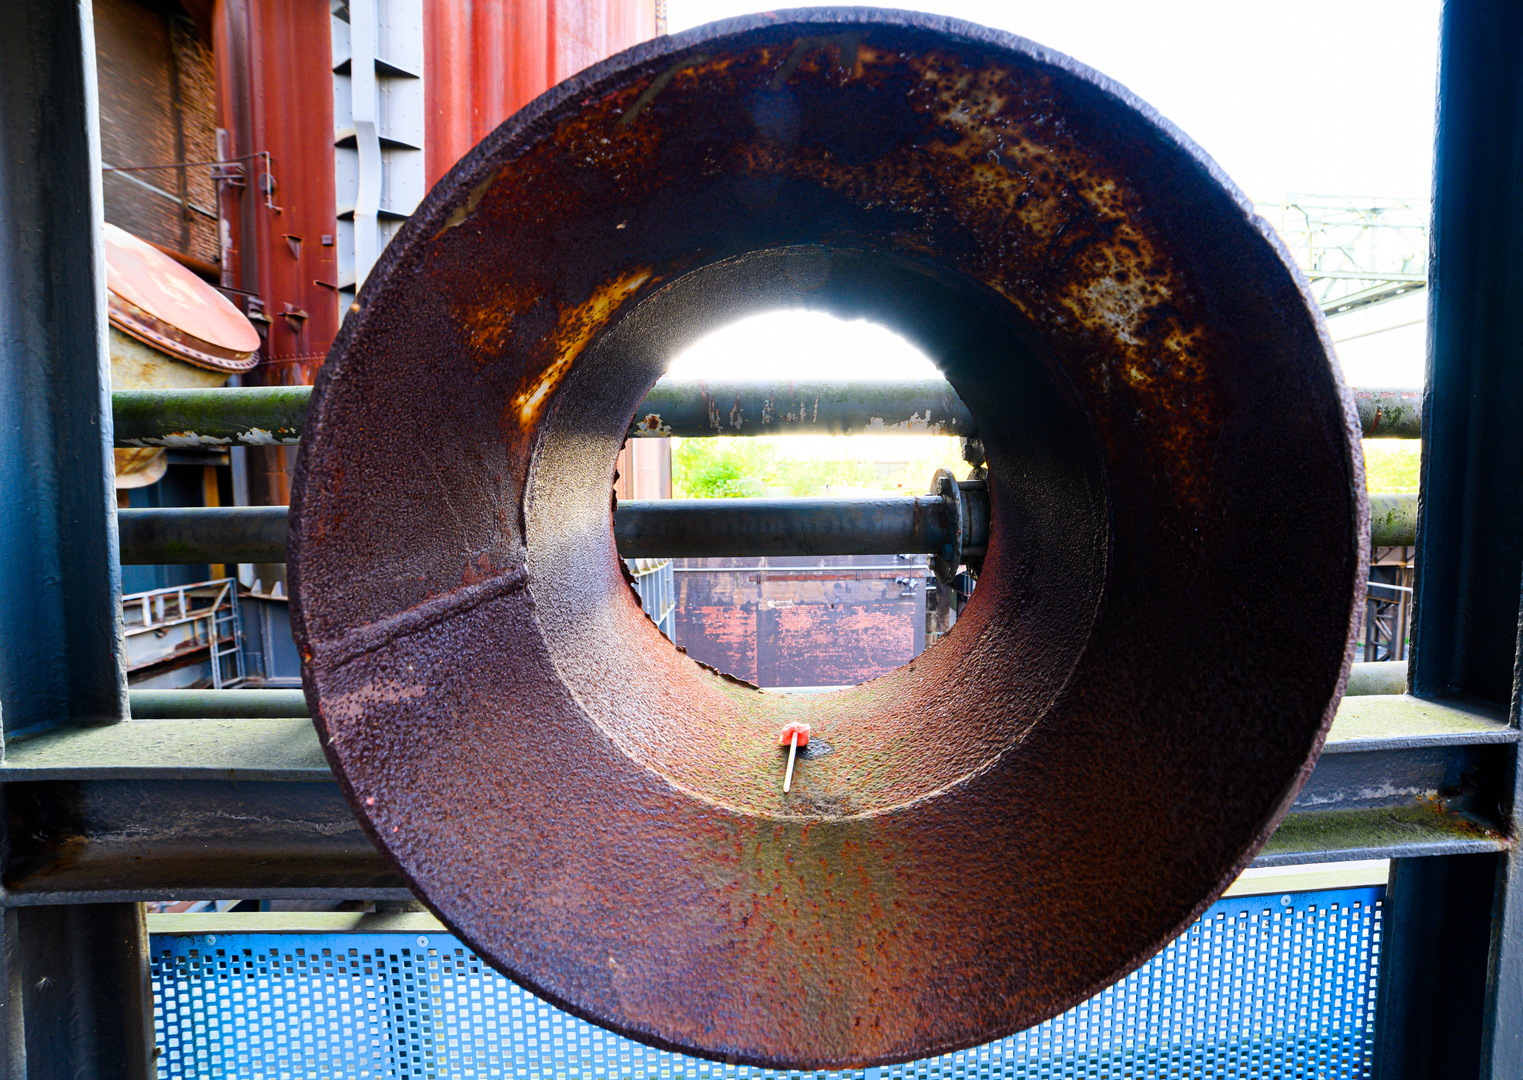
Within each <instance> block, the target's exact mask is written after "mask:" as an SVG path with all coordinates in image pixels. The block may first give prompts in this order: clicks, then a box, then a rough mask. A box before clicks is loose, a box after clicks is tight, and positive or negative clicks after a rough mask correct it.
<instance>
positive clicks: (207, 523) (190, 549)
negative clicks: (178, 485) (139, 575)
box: [116, 506, 286, 565]
mask: <svg viewBox="0 0 1523 1080" xmlns="http://www.w3.org/2000/svg"><path fill="white" fill-rule="evenodd" d="M116 522H117V532H118V535H119V537H120V540H119V543H120V545H121V556H122V563H123V565H132V564H143V563H146V564H149V565H159V564H168V563H191V564H195V563H274V562H285V561H286V508H285V507H284V506H218V507H202V506H191V507H174V508H172V509H152V510H118V511H117V512H116Z"/></svg>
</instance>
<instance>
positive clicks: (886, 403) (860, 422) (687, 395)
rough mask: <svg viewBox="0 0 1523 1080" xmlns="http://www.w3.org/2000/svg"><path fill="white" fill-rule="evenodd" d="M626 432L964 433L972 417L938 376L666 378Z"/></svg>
mask: <svg viewBox="0 0 1523 1080" xmlns="http://www.w3.org/2000/svg"><path fill="white" fill-rule="evenodd" d="M634 419H635V422H634V423H633V424H631V425H630V428H629V433H630V434H631V435H633V436H637V437H645V438H651V437H655V438H664V437H666V436H670V435H676V436H680V437H692V436H695V435H906V434H923V435H962V436H968V435H972V434H974V431H973V417H972V416H971V415H970V414H969V413H968V407H967V406H966V405H964V404H963V403H962V401H961V400H960V399H959V398H958V396H957V391H955V390H953V389H952V388H951V387H950V386H949V385H947V383H946V382H945V381H943V380H940V379H928V380H922V381H914V382H910V381H895V382H832V383H801V382H797V381H791V382H778V383H756V382H726V383H716V382H707V381H703V380H696V381H692V382H678V381H674V380H668V379H663V380H661V381H660V382H658V383H657V384H656V385H655V386H654V387H653V388H652V389H651V392H650V393H649V394H647V395H645V400H644V401H642V402H640V407H639V408H637V409H636V410H635V418H634Z"/></svg>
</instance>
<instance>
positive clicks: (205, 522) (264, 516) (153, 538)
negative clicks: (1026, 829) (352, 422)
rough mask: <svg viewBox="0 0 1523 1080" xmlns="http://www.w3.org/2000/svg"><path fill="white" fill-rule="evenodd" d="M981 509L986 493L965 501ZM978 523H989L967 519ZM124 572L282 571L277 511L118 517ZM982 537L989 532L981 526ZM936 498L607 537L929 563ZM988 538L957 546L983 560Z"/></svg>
mask: <svg viewBox="0 0 1523 1080" xmlns="http://www.w3.org/2000/svg"><path fill="white" fill-rule="evenodd" d="M968 496H969V498H970V499H982V500H987V499H988V494H987V493H985V492H978V493H976V494H975V492H973V491H969V492H968ZM974 518H975V520H976V521H979V522H981V523H982V522H987V521H988V513H987V511H985V512H984V513H983V514H982V515H978V514H975V515H974ZM117 522H118V526H119V529H120V533H121V552H122V562H123V563H124V564H137V563H148V564H165V563H191V564H194V563H218V562H220V563H240V562H242V563H260V562H266V563H269V562H284V561H285V557H286V508H285V507H284V506H231V507H205V508H203V507H181V508H176V509H170V510H118V511H117ZM1370 523H1371V525H1370V539H1371V542H1372V543H1373V544H1374V545H1375V546H1376V547H1402V546H1411V545H1413V544H1415V543H1416V542H1417V496H1416V495H1411V494H1403V495H1371V496H1370ZM980 528H981V529H982V530H987V528H988V526H987V524H981V525H980ZM946 529H947V522H946V504H945V503H944V502H943V501H942V500H941V499H939V498H937V497H936V496H934V495H917V496H913V497H912V496H908V495H896V496H891V497H885V498H881V499H662V500H653V501H648V502H646V501H641V502H626V503H620V504H619V506H618V509H617V511H616V512H615V514H614V526H613V535H614V542H615V543H616V544H617V545H618V548H619V554H620V555H622V556H624V557H625V558H626V559H648V558H666V559H677V558H703V557H705V556H727V555H901V554H902V555H909V554H933V553H935V552H937V551H939V550H941V547H942V545H943V544H945V543H946ZM987 542H988V536H987V532H986V531H985V532H984V534H983V535H976V536H973V537H971V538H968V539H965V541H964V546H965V548H966V549H967V550H970V551H971V550H981V549H982V548H983V547H984V545H985V544H986V543H987Z"/></svg>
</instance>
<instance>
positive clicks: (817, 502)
mask: <svg viewBox="0 0 1523 1080" xmlns="http://www.w3.org/2000/svg"><path fill="white" fill-rule="evenodd" d="M985 498H987V496H985ZM946 530H947V521H946V507H945V505H944V504H943V502H942V500H941V498H940V497H938V496H934V495H918V496H906V495H900V496H893V497H885V498H882V499H663V500H660V501H652V502H627V503H621V504H620V505H619V506H618V508H617V509H616V510H615V511H614V515H613V536H614V542H615V543H616V544H617V545H618V548H619V554H620V555H623V556H624V557H625V558H629V559H641V558H658V557H660V558H702V557H705V556H725V555H896V554H909V553H911V552H932V551H938V550H940V548H941V546H942V545H943V544H945V543H946Z"/></svg>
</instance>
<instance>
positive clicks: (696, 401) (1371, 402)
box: [112, 379, 1422, 447]
mask: <svg viewBox="0 0 1523 1080" xmlns="http://www.w3.org/2000/svg"><path fill="white" fill-rule="evenodd" d="M311 393H312V388H311V387H310V386H249V387H218V388H216V389H211V390H118V391H117V392H116V393H114V394H112V414H113V416H114V419H115V425H116V426H115V432H116V445H117V446H172V447H216V446H227V445H230V444H231V445H242V446H268V445H271V444H273V443H292V442H296V441H297V439H298V438H299V436H300V434H301V427H302V423H303V422H304V421H305V419H306V414H307V401H308V399H309V398H310V396H311ZM1354 400H1355V402H1356V403H1357V405H1358V407H1359V423H1360V426H1361V427H1362V428H1363V430H1364V434H1365V437H1366V438H1393V439H1416V438H1419V437H1420V435H1421V424H1422V391H1420V390H1355V391H1354ZM914 433H919V434H931V435H961V436H971V435H973V434H974V433H975V429H974V424H973V417H972V415H971V414H970V413H969V412H968V409H967V407H966V406H965V405H964V404H963V403H962V399H961V398H959V397H958V396H957V392H956V391H955V390H953V389H952V386H951V384H950V383H947V382H945V381H943V380H940V379H929V380H921V381H905V382H866V383H862V382H852V383H757V382H745V383H743V382H725V383H714V382H707V383H706V382H677V381H669V380H666V379H663V380H661V381H660V382H658V383H657V384H656V385H655V387H654V388H653V389H652V390H651V392H650V393H649V394H648V395H647V396H646V398H645V400H644V401H642V402H641V403H640V407H639V408H638V409H637V410H636V411H635V416H634V419H633V421H632V422H631V424H630V428H629V434H630V435H632V436H645V437H662V436H668V435H677V436H682V437H684V438H694V437H700V436H705V435H791V434H799V435H871V434H914Z"/></svg>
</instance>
